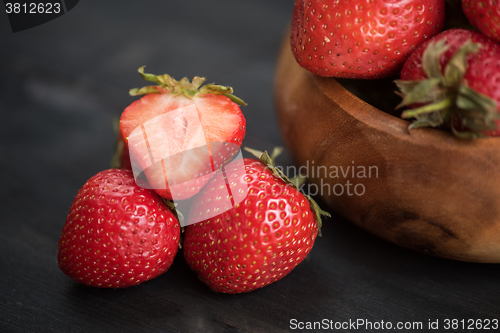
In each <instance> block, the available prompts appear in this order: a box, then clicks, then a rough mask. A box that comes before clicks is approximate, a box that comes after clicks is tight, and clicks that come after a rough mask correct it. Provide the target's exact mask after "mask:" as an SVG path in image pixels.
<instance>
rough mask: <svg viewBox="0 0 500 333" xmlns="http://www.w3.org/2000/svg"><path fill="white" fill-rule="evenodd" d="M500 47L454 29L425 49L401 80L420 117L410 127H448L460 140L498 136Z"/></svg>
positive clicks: (412, 112) (413, 57)
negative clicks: (461, 138) (462, 138)
mask: <svg viewBox="0 0 500 333" xmlns="http://www.w3.org/2000/svg"><path fill="white" fill-rule="evenodd" d="M498 68H500V47H499V46H498V44H497V43H495V42H494V41H492V40H491V39H489V38H487V37H486V36H484V35H482V34H480V33H477V32H474V31H469V30H464V29H450V30H446V31H444V32H442V33H440V34H439V35H437V36H435V37H434V38H432V39H431V40H429V41H428V42H426V43H424V44H422V45H420V46H419V47H418V48H417V49H416V50H415V52H413V53H412V54H411V55H410V57H409V58H408V60H407V61H406V62H405V64H404V66H403V69H402V71H401V80H399V81H396V84H397V85H398V87H399V89H400V91H401V96H402V97H403V101H402V102H401V104H400V106H408V107H409V108H410V110H407V111H405V112H403V114H402V116H403V118H415V119H416V120H415V121H414V122H413V123H412V124H411V126H410V128H416V127H425V126H431V127H442V128H447V129H449V130H451V131H452V132H453V133H454V134H455V135H457V136H459V137H464V138H468V137H477V136H498V135H500V131H498V129H497V128H498V124H500V115H499V109H498V106H499V105H500V104H499V103H500V85H499V84H498V82H500V72H499V71H498Z"/></svg>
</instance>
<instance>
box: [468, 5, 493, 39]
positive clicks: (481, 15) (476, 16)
mask: <svg viewBox="0 0 500 333" xmlns="http://www.w3.org/2000/svg"><path fill="white" fill-rule="evenodd" d="M462 8H463V10H464V14H465V16H467V18H468V19H469V21H470V22H471V23H472V25H474V26H475V27H476V28H477V29H478V30H479V31H481V32H482V33H483V34H485V35H486V36H488V37H490V38H491V39H493V40H495V41H497V42H500V2H499V1H496V0H481V1H479V0H462Z"/></svg>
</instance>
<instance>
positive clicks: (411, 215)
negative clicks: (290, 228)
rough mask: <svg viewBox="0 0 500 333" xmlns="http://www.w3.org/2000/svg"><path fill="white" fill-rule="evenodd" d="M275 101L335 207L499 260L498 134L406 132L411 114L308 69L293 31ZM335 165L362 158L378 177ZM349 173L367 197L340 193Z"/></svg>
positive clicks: (423, 245) (386, 232)
mask: <svg viewBox="0 0 500 333" xmlns="http://www.w3.org/2000/svg"><path fill="white" fill-rule="evenodd" d="M373 89H377V82H376V81H373ZM275 103H276V108H277V112H278V121H279V123H280V127H281V132H282V136H283V138H284V141H285V144H286V145H287V147H288V148H289V149H290V151H291V152H292V155H293V157H294V159H295V161H296V162H297V163H298V164H299V165H309V169H308V174H309V176H311V177H310V181H311V182H312V183H313V184H316V185H317V186H318V189H320V192H323V193H322V194H320V195H321V197H322V199H323V200H324V201H325V202H326V204H327V205H328V206H329V207H330V208H331V209H332V210H333V211H335V212H337V213H340V214H341V215H343V216H345V217H346V218H347V219H349V220H350V221H352V222H354V223H355V224H357V225H358V226H360V227H362V228H363V229H365V230H367V231H369V232H371V233H373V234H375V235H377V236H379V237H381V238H383V239H385V240H388V241H390V242H392V243H395V244H397V245H400V246H403V247H406V248H409V249H412V250H416V251H419V252H423V253H427V254H431V255H435V256H439V257H445V258H450V259H456V260H462V261H472V262H490V263H498V262H500V186H499V185H500V172H499V171H498V165H499V164H500V139H498V138H486V139H477V140H462V139H458V138H455V137H453V136H452V135H451V134H449V133H446V132H443V131H439V130H435V129H417V130H411V131H408V129H407V126H408V122H406V121H404V120H402V119H400V118H397V117H394V116H392V115H389V114H387V113H385V112H383V111H381V110H379V109H377V108H375V107H373V106H371V105H370V104H367V103H365V102H364V101H362V100H361V99H359V98H358V97H356V96H354V95H352V94H351V93H350V92H349V91H347V90H346V89H345V88H344V87H343V86H342V85H341V84H340V83H338V82H337V81H336V80H335V79H333V78H322V77H319V76H315V75H313V74H311V73H309V72H307V71H306V70H305V69H303V68H301V67H300V66H299V65H298V64H297V63H296V62H295V59H294V57H293V55H292V53H291V51H290V47H289V42H288V34H286V35H285V38H284V41H283V44H282V47H281V51H280V55H279V59H278V66H277V70H276V77H275ZM313 165H314V167H313ZM319 166H321V167H322V168H318V167H319ZM335 166H336V167H337V168H340V166H342V167H343V168H344V170H346V168H347V167H348V166H355V167H356V169H355V170H356V172H358V170H359V171H361V170H362V169H360V168H359V167H365V168H366V170H368V168H369V167H370V166H372V167H376V168H373V169H372V170H373V171H375V170H378V177H375V176H374V173H373V174H372V177H371V178H368V177H366V178H360V177H357V174H356V173H355V174H354V177H352V176H353V175H352V173H351V172H349V173H348V175H346V177H343V175H342V173H340V172H339V174H340V177H338V178H336V177H331V176H330V175H331V172H330V171H333V170H334V169H332V167H335ZM325 167H326V170H327V171H328V172H326V173H325ZM313 168H314V170H315V171H316V172H315V173H316V174H315V175H314V176H312V171H313ZM318 171H320V173H321V175H319V176H318V175H317V173H318ZM333 175H334V174H333ZM360 175H361V176H362V174H360ZM334 176H335V175H334ZM347 181H349V182H350V183H351V184H363V185H364V188H365V193H364V195H361V196H358V195H355V194H354V195H351V196H350V195H347V194H346V193H344V194H343V195H336V194H335V193H334V191H333V186H335V184H338V183H340V184H344V189H346V186H345V185H346V184H347ZM321 189H322V191H321ZM336 190H337V191H336V193H337V194H338V193H340V186H339V185H337V187H336ZM344 192H346V191H344ZM351 193H352V188H351ZM358 193H361V187H359V188H358ZM325 228H328V226H325Z"/></svg>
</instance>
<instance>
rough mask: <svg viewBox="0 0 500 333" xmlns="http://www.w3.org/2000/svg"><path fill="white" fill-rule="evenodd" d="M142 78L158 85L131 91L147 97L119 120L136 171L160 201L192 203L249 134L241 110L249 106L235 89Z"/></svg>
mask: <svg viewBox="0 0 500 333" xmlns="http://www.w3.org/2000/svg"><path fill="white" fill-rule="evenodd" d="M139 73H140V74H141V76H142V77H143V78H144V79H145V80H147V81H151V82H154V83H155V84H156V85H152V86H146V87H143V88H141V89H132V90H130V94H131V95H132V96H137V95H144V96H143V97H142V98H141V99H139V100H137V101H135V102H133V103H132V104H131V105H129V106H128V107H127V108H126V109H125V110H124V111H123V113H122V115H121V118H120V132H121V134H122V137H123V139H124V141H125V145H126V148H125V149H126V150H127V151H129V152H130V159H131V167H132V170H134V173H135V176H136V178H141V180H142V181H144V182H142V183H140V185H141V186H143V187H148V188H151V189H154V190H155V191H156V192H157V193H158V194H159V195H160V196H162V197H164V198H166V199H169V200H172V199H173V200H183V199H188V198H190V197H192V196H193V195H194V194H196V193H198V191H199V190H200V189H201V188H202V187H203V186H204V185H205V184H206V182H207V181H208V180H209V179H210V178H211V177H212V173H213V172H214V171H216V170H217V169H218V167H220V165H222V164H224V162H225V161H226V160H229V159H231V158H232V156H233V155H232V154H233V153H236V152H237V151H238V150H239V147H240V146H241V142H242V140H243V137H244V136H245V130H246V121H245V118H244V116H243V114H242V112H241V109H240V107H239V105H245V103H244V102H243V101H242V100H240V99H239V98H237V97H235V96H234V95H233V94H232V92H233V89H232V88H231V87H226V86H220V85H214V84H206V85H202V84H203V83H204V81H205V79H204V78H200V77H195V78H194V79H193V80H192V82H190V81H189V80H188V79H187V78H183V79H181V80H180V81H177V80H175V79H174V78H172V77H171V76H169V75H167V74H165V75H153V74H148V73H144V67H141V68H139ZM226 144H229V145H230V146H231V149H227V147H226ZM143 176H145V179H144V177H143Z"/></svg>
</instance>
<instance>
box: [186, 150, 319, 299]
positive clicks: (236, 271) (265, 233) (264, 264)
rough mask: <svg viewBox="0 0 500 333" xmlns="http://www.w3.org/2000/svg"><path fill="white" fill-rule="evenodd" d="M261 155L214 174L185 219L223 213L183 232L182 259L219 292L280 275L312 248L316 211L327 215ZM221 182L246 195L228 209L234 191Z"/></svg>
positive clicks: (260, 283) (240, 289)
mask: <svg viewBox="0 0 500 333" xmlns="http://www.w3.org/2000/svg"><path fill="white" fill-rule="evenodd" d="M261 155H262V156H261V158H260V160H256V159H244V164H245V167H244V169H245V171H244V172H242V173H241V174H238V170H227V168H226V170H225V171H226V173H225V174H223V173H222V172H219V173H217V174H216V175H215V176H214V178H213V179H212V180H211V181H210V182H209V183H208V184H207V186H206V187H205V188H204V189H203V190H202V192H200V193H199V194H198V196H197V197H196V198H195V203H194V205H193V209H192V210H191V211H190V215H189V219H192V218H193V217H194V218H199V217H203V216H204V215H208V214H210V210H215V211H218V210H220V211H224V213H222V214H220V215H217V216H215V217H212V218H209V219H203V220H202V222H199V223H196V224H191V225H188V226H187V227H186V231H185V234H184V257H185V259H186V261H187V263H188V264H189V265H190V266H191V268H192V269H193V270H194V271H196V273H197V274H198V277H199V278H200V279H201V281H203V282H204V283H205V284H207V285H208V286H209V287H210V288H211V289H213V290H215V291H218V292H224V293H230V294H235V293H242V292H248V291H252V290H254V289H258V288H261V287H264V286H266V285H268V284H270V283H273V282H275V281H278V280H280V279H281V278H283V277H284V276H285V275H287V274H288V273H290V272H291V271H292V269H293V268H295V266H297V265H298V264H299V263H300V262H302V260H304V258H305V257H306V256H307V254H308V253H309V252H310V251H311V248H312V247H313V244H314V240H315V239H316V235H317V233H318V225H319V224H320V223H321V217H320V214H325V215H328V213H326V212H323V211H321V210H320V209H319V206H318V205H317V204H316V203H315V202H314V201H313V200H312V199H311V198H310V197H308V196H304V195H303V194H302V193H301V192H300V191H299V190H298V189H297V188H296V187H295V186H294V185H292V184H291V182H290V181H289V180H288V178H286V176H284V175H283V174H282V173H280V172H279V171H278V170H277V169H276V168H274V167H273V166H272V164H271V162H272V161H271V159H270V158H269V156H268V155H267V153H264V154H261ZM226 175H227V178H226ZM226 182H227V184H228V185H227V186H228V187H230V188H241V186H242V184H243V185H247V186H248V195H247V197H246V198H245V199H244V200H243V201H242V202H240V203H239V204H236V206H235V207H234V208H232V209H229V210H227V207H225V204H224V202H225V201H226V202H227V201H229V200H232V198H233V196H234V193H233V195H232V196H229V194H228V191H227V188H226V186H225V184H226ZM229 183H230V184H229ZM220 184H222V185H220ZM219 185H220V186H219Z"/></svg>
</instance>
